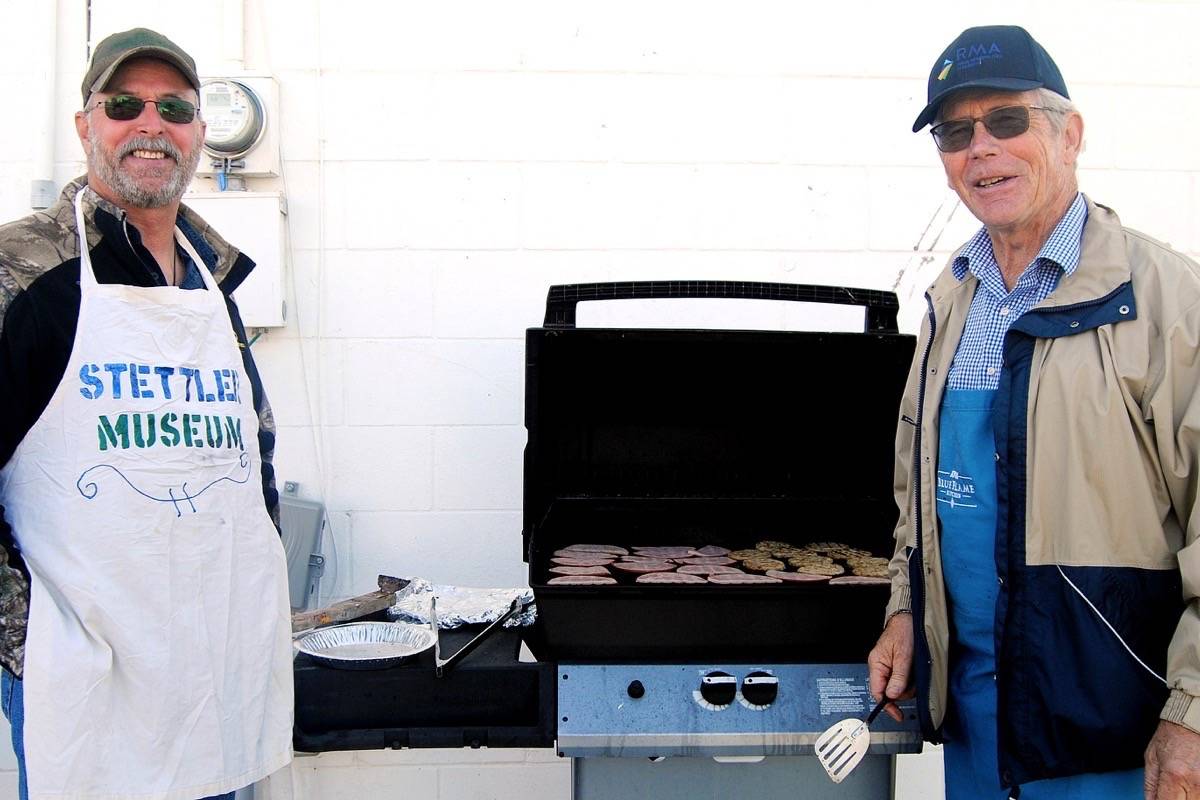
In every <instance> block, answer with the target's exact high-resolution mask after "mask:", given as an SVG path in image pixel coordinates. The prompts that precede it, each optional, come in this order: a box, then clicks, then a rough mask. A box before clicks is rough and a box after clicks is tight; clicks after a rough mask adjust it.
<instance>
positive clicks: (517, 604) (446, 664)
mask: <svg viewBox="0 0 1200 800" xmlns="http://www.w3.org/2000/svg"><path fill="white" fill-rule="evenodd" d="M533 603H534V601H533V600H526V601H525V602H521V598H519V597H516V598H513V601H512V603H511V604H510V605H509V607H508V611H506V612H505V613H504V615H503V616H501V617H500V618H499V619H497V620H495V621H494V622H492V624H490V625H488V626H487V627H486V628H484V629H483V630H481V631H480V632H479V633H477V634H476V635H475V638H474V639H472V640H471V641H469V642H467V643H466V644H464V645H463V646H462V647H461V648H459V650H458V652H457V653H455V654H454V655H452V656H450V657H449V658H446V659H443V658H442V640H441V637H440V636H439V635H438V621H437V595H433V596H432V597H430V599H429V627H430V628H431V629H432V630H433V663H434V665H435V667H434V671H435V673H436V674H437V676H438V677H439V678H441V677H443V676H445V674H446V673H447V672H449V671H450V670H451V669H453V668H454V665H455V664H457V663H458V662H459V661H461V660H462V659H463V658H464V657H466V655H467V654H468V653H470V652H471V651H472V650H474V649H475V648H476V647H478V646H479V645H480V644H482V643H483V640H484V639H486V638H487V637H489V636H491V634H492V632H493V631H495V630H496V629H497V628H499V627H500V626H501V625H503V624H504V623H505V622H507V621H508V620H509V619H510V618H511V617H513V616H515V615H516V614H520V613H522V612H524V611H525V609H527V608H529V607H530V606H531V605H533Z"/></svg>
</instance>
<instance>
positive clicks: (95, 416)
mask: <svg viewBox="0 0 1200 800" xmlns="http://www.w3.org/2000/svg"><path fill="white" fill-rule="evenodd" d="M197 87H198V81H197V79H196V73H195V67H194V64H193V63H192V61H191V59H190V57H188V56H187V54H186V53H183V51H182V50H180V49H179V48H178V47H177V46H176V45H174V44H173V43H172V42H170V41H169V40H167V39H166V38H165V37H162V36H161V35H159V34H156V33H154V32H152V31H145V30H144V29H137V30H134V31H127V32H125V33H123V34H115V35H114V36H112V37H110V38H109V39H107V40H105V41H104V42H102V43H101V44H100V45H99V46H98V47H97V49H96V52H95V56H94V58H93V63H92V66H91V68H90V69H89V74H88V78H87V79H85V82H84V87H83V88H84V97H85V103H86V105H85V109H84V111H83V112H80V114H81V117H82V120H83V122H82V125H81V127H80V136H81V138H83V139H84V141H85V149H88V155H89V173H88V181H87V185H86V186H85V185H83V184H81V183H79V182H77V183H75V184H73V185H71V186H68V187H67V190H66V191H65V192H64V200H63V201H61V202H60V206H59V207H56V208H62V210H64V211H65V208H63V207H64V206H65V207H69V208H70V210H71V216H70V220H71V221H72V222H73V223H74V231H75V235H76V237H77V241H76V242H70V243H69V244H67V246H65V247H64V250H65V251H66V252H67V253H68V254H69V253H71V252H76V253H77V256H78V259H77V261H78V266H77V272H76V266H75V260H74V259H70V258H68V260H67V261H65V262H63V263H62V264H60V265H58V266H57V267H54V268H52V269H49V270H47V271H46V272H45V273H44V274H42V275H41V276H39V277H37V278H35V279H34V280H33V281H32V282H30V283H29V285H28V286H27V288H26V290H25V292H24V293H23V294H21V295H19V296H18V297H17V298H16V299H15V300H14V301H13V303H12V304H11V306H10V308H9V309H8V312H9V313H8V314H7V315H6V317H5V328H4V331H3V341H2V346H3V351H4V352H3V356H2V357H3V358H6V359H9V360H10V361H11V360H12V359H13V358H19V357H20V355H19V354H20V353H21V352H22V348H25V349H27V350H29V349H32V350H37V349H38V348H41V349H45V350H51V351H53V350H54V349H55V346H57V347H58V348H59V349H60V350H61V351H62V353H67V352H68V351H69V355H66V358H65V368H64V369H63V370H62V373H61V378H60V379H59V380H58V382H57V385H56V386H52V387H50V389H51V391H49V397H48V398H47V399H45V400H44V403H43V404H42V405H41V408H40V413H38V415H37V416H36V419H34V420H32V424H31V425H30V426H29V427H28V429H27V430H26V431H25V432H24V435H23V436H22V437H21V438H20V441H19V443H18V444H16V446H15V449H14V451H13V452H12V455H11V456H10V457H9V458H8V460H7V462H6V463H5V464H4V466H3V469H2V470H0V505H3V509H4V521H5V523H6V525H7V526H8V527H9V528H10V529H11V536H12V538H13V539H14V540H15V545H16V548H15V549H16V550H17V551H19V554H20V557H21V558H22V559H23V562H24V564H25V566H26V568H27V571H28V579H29V584H30V591H29V603H28V627H27V633H26V638H25V645H24V658H23V660H22V661H21V663H20V664H18V665H14V667H13V668H14V669H17V668H18V667H19V668H22V670H23V680H20V681H18V680H16V679H15V678H14V676H13V675H11V674H9V673H8V672H6V673H5V681H4V683H5V685H4V691H3V699H4V709H5V711H6V713H7V714H8V716H9V718H10V720H11V721H12V723H13V726H14V745H15V747H16V748H17V749H18V755H19V756H23V758H24V764H23V766H24V769H23V771H22V772H23V775H22V778H23V781H22V783H23V784H24V783H25V780H24V779H26V778H27V784H28V786H27V792H28V796H29V797H32V798H35V799H36V798H80V800H84V799H86V800H100V799H101V798H104V799H105V800H118V799H121V800H124V799H126V798H127V799H129V800H132V799H133V798H139V800H148V799H149V798H158V799H160V800H196V798H203V797H210V796H215V795H225V793H231V792H232V791H233V790H235V789H237V788H239V787H242V786H245V785H247V784H249V783H252V782H253V781H255V780H257V779H259V778H261V777H263V776H265V775H267V774H269V773H271V772H272V771H274V770H276V769H279V768H280V767H282V766H284V765H286V764H287V763H288V761H289V760H290V758H291V747H290V740H291V719H292V717H291V703H292V674H291V649H290V637H289V619H288V611H289V607H288V600H287V568H286V561H285V557H284V553H283V548H282V546H281V543H280V541H279V537H278V532H277V530H276V528H275V525H274V523H273V522H272V520H271V517H270V515H269V513H268V510H267V506H266V503H265V502H264V486H266V485H267V483H268V480H267V476H269V471H266V470H264V466H263V457H264V454H263V453H262V451H261V448H260V436H259V433H260V424H259V422H260V420H259V412H258V410H257V409H256V405H258V401H259V400H260V399H261V398H260V395H261V392H260V390H259V387H258V386H257V375H256V374H255V375H250V374H248V371H253V362H252V361H251V360H249V359H248V358H247V357H245V356H244V353H243V348H244V331H242V330H241V325H240V322H237V321H236V310H235V309H234V307H233V306H232V305H230V304H228V303H227V299H226V296H225V293H224V292H223V291H222V288H221V287H219V286H218V283H217V281H216V279H215V278H214V275H213V274H212V271H211V270H212V268H213V267H214V265H218V264H219V265H221V266H222V267H225V268H228V259H225V260H222V258H221V257H219V256H218V254H217V252H216V251H215V250H214V249H213V247H212V242H213V241H217V240H215V239H214V238H213V236H212V235H211V234H210V235H209V236H208V237H207V240H206V237H205V236H201V235H200V234H199V233H198V225H199V220H198V218H195V217H194V215H191V213H190V212H188V214H187V215H183V214H182V212H180V211H179V196H178V195H177V194H176V195H175V196H174V197H171V196H170V195H172V194H174V193H175V192H176V191H178V192H179V193H180V194H181V193H182V188H178V185H179V184H180V183H182V185H183V186H184V187H185V186H186V178H190V176H191V174H192V172H193V171H194V169H195V158H194V156H195V153H194V151H192V150H191V149H190V148H189V144H191V143H194V144H195V145H196V146H198V143H199V134H202V132H203V123H202V122H200V120H199V118H198V117H197V116H195V109H194V107H193V105H192V104H193V102H194V99H195V94H194V90H195V89H196V88H197ZM135 112H136V113H135ZM189 126H190V127H189ZM197 132H198V133H197ZM180 143H182V146H181V144H180ZM105 159H108V162H106V161H105ZM159 162H166V163H159ZM106 170H107V171H106ZM180 173H182V174H183V175H184V177H185V180H182V181H180V180H179V174H180ZM160 178H161V179H162V180H161V181H160V180H159V179H160ZM163 186H165V187H167V188H166V190H165V191H166V194H167V196H166V197H163V196H162V194H163V193H162V191H160V190H161V189H162V187H163ZM139 192H144V193H145V194H139ZM155 192H158V195H155ZM72 195H73V196H72ZM68 203H69V206H68V205H67V204H68ZM139 203H141V205H139ZM163 209H165V211H163ZM164 214H166V215H168V216H167V217H166V218H167V221H168V223H172V222H173V221H174V219H175V215H176V214H179V221H178V223H176V224H172V225H171V228H170V229H168V230H171V229H173V231H172V233H173V235H172V236H171V237H170V239H169V240H166V241H161V240H158V241H156V239H155V236H154V233H155V232H156V229H155V224H156V222H160V221H161V220H162V218H163V215H164ZM155 215H157V218H156V216H155ZM58 220H59V221H61V220H62V215H61V214H60V216H59V217H58ZM19 225H21V223H14V226H19ZM185 229H186V230H185ZM160 239H161V237H160ZM64 244H66V243H64ZM71 245H74V247H71ZM220 245H221V247H222V248H228V246H227V245H224V243H220ZM202 252H204V253H205V255H206V256H207V258H205V257H203V256H202V255H201V253H202ZM226 254H227V255H230V257H235V258H236V259H239V260H238V261H237V262H236V263H242V262H243V261H246V260H245V259H244V257H242V256H239V255H237V253H236V251H233V250H232V249H231V248H228V249H227V253H226ZM126 262H132V263H135V264H136V263H138V262H140V263H142V264H146V265H151V266H153V267H157V269H158V271H159V272H160V273H161V277H160V276H159V275H158V274H155V275H154V277H155V279H156V281H155V283H156V284H157V285H155V284H151V285H136V284H133V285H131V284H130V283H128V282H125V281H123V280H114V278H113V276H114V274H116V273H118V272H119V271H120V269H124V268H126V267H127V266H128V264H127V263H126ZM0 263H3V262H0ZM246 263H248V261H246ZM65 272H71V273H72V274H77V276H78V303H79V305H78V317H77V319H76V321H75V326H74V334H73V337H67V339H66V344H65V345H64V344H63V342H62V341H57V340H55V339H54V337H53V336H52V335H48V337H47V338H48V341H49V343H47V342H41V341H38V342H36V343H33V344H30V343H28V342H26V341H23V340H21V339H20V337H21V336H22V335H26V336H33V334H32V333H29V332H30V331H36V330H38V329H39V326H40V325H41V320H42V316H41V315H44V314H45V313H46V308H45V306H46V305H47V303H48V300H49V298H51V297H53V296H54V291H55V290H54V287H55V286H59V287H60V288H61V287H62V286H69V280H70V278H69V277H64V275H65ZM143 277H144V276H143ZM141 283H149V281H141ZM189 289H192V290H190V291H189ZM58 311H60V312H62V313H64V314H69V309H58ZM13 353H17V354H18V355H17V356H13V355H12V354H13ZM51 360H52V361H53V360H54V359H53V357H52V358H51ZM35 382H36V381H35ZM22 717H23V719H22ZM25 792H26V787H25V786H24V785H23V786H22V795H23V796H24V795H25ZM226 796H228V795H226Z"/></svg>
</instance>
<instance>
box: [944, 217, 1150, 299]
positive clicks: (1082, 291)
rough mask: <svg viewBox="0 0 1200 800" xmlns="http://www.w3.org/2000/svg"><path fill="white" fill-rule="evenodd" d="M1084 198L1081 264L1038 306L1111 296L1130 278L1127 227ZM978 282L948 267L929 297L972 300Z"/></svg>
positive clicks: (970, 276)
mask: <svg viewBox="0 0 1200 800" xmlns="http://www.w3.org/2000/svg"><path fill="white" fill-rule="evenodd" d="M1083 199H1084V201H1085V202H1086V203H1087V208H1088V217H1087V224H1086V225H1084V227H1083V242H1082V245H1081V246H1080V252H1079V267H1078V268H1077V269H1076V270H1075V271H1074V272H1072V273H1070V274H1065V275H1063V276H1062V280H1061V281H1059V284H1058V288H1057V289H1055V290H1054V292H1053V293H1052V294H1051V295H1050V296H1049V297H1047V298H1046V299H1045V300H1043V301H1042V302H1041V303H1040V304H1038V306H1037V307H1038V308H1058V307H1061V306H1072V305H1075V304H1077V303H1086V302H1091V301H1095V300H1097V299H1099V298H1103V297H1108V296H1110V295H1112V294H1113V293H1115V292H1116V291H1117V290H1118V289H1119V288H1121V287H1122V286H1123V285H1125V284H1127V283H1129V281H1130V268H1129V259H1128V257H1127V256H1126V254H1125V235H1124V229H1123V228H1122V227H1121V220H1120V219H1119V218H1118V217H1117V212H1115V211H1113V210H1112V209H1111V208H1108V207H1107V206H1102V205H1100V204H1099V203H1096V202H1093V200H1092V199H1091V198H1090V197H1088V196H1087V195H1086V194H1085V195H1084V196H1083ZM962 250H963V248H962V247H960V248H959V249H958V250H955V251H954V253H953V254H952V255H951V256H950V264H953V263H954V259H955V258H957V257H958V256H959V255H960V254H961V253H962ZM978 283H979V281H978V279H977V278H976V277H975V276H974V275H972V274H970V273H967V275H966V276H965V277H964V279H963V280H961V281H960V280H959V279H958V278H956V277H955V276H954V271H953V270H952V269H950V268H949V267H948V268H946V269H944V270H942V272H941V274H940V275H938V277H937V279H936V280H935V281H934V282H933V285H932V286H930V288H929V296H930V298H931V299H932V300H933V303H934V305H935V306H941V305H942V304H943V303H945V302H947V301H949V300H952V299H954V298H956V297H959V296H960V295H959V293H960V292H961V293H964V295H965V297H966V299H967V300H968V301H970V298H971V297H973V296H974V295H975V287H976V285H977V284H978Z"/></svg>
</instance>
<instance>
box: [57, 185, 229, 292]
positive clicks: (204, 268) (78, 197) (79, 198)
mask: <svg viewBox="0 0 1200 800" xmlns="http://www.w3.org/2000/svg"><path fill="white" fill-rule="evenodd" d="M87 192H92V193H93V194H95V192H94V191H93V189H92V188H91V187H90V186H84V187H83V188H82V189H80V190H79V191H78V192H76V193H75V228H76V232H77V234H78V236H79V291H80V292H81V293H83V292H86V291H87V290H90V289H92V288H93V287H95V286H96V284H97V283H99V281H97V280H96V272H95V270H94V269H93V268H92V256H91V253H89V252H88V243H87V228H86V227H85V220H84V215H83V195H84V194H85V193H87ZM175 241H176V243H178V245H179V246H180V247H182V248H183V251H184V252H185V253H187V254H188V257H190V258H191V259H192V261H193V262H194V263H195V264H196V269H197V270H198V271H199V273H200V277H201V278H202V279H203V280H204V286H205V288H207V289H208V290H209V291H211V292H216V291H220V289H218V287H217V281H216V279H215V278H214V277H213V275H212V273H211V272H209V269H208V265H207V264H205V263H204V259H202V258H201V257H200V254H199V253H197V252H196V248H195V247H193V246H192V243H191V242H189V241H188V238H187V237H186V236H184V235H183V231H181V230H179V226H178V225H176V226H175Z"/></svg>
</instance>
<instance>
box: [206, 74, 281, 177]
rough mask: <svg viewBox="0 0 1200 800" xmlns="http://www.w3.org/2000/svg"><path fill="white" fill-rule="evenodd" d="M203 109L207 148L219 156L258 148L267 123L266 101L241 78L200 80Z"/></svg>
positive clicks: (235, 155) (236, 156)
mask: <svg viewBox="0 0 1200 800" xmlns="http://www.w3.org/2000/svg"><path fill="white" fill-rule="evenodd" d="M200 109H201V111H202V113H203V115H204V121H205V122H206V123H207V124H208V129H207V130H206V131H205V133H204V149H205V150H206V151H208V153H209V154H210V155H212V156H214V157H216V158H225V159H230V158H238V157H240V156H243V155H245V154H246V153H248V152H250V151H251V150H253V149H254V146H255V145H256V144H258V142H259V140H260V139H262V135H263V131H264V130H266V127H267V116H266V113H265V111H264V110H263V104H262V101H261V100H260V99H259V97H258V95H257V94H255V92H254V90H253V89H251V88H250V87H249V86H247V85H246V84H244V83H242V82H241V81H235V80H230V79H225V78H222V79H217V80H210V81H205V82H203V83H202V84H200Z"/></svg>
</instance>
